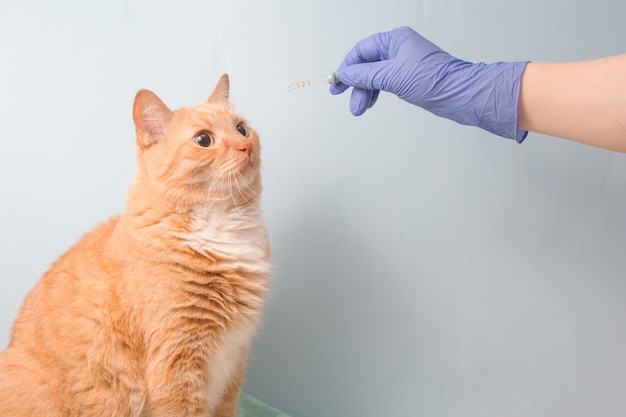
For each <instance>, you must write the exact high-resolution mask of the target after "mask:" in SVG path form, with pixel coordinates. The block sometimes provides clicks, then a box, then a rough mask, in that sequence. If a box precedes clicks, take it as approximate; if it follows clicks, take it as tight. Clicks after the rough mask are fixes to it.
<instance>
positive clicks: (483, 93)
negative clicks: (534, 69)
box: [474, 62, 528, 143]
mask: <svg viewBox="0 0 626 417" xmlns="http://www.w3.org/2000/svg"><path fill="white" fill-rule="evenodd" d="M527 64H528V62H496V63H493V64H487V65H485V64H482V65H481V64H476V65H478V66H479V67H478V68H477V72H476V78H475V79H476V81H477V82H476V84H475V85H476V88H477V91H476V100H474V110H475V112H476V115H477V117H478V123H477V126H478V127H480V128H482V129H485V130H486V131H488V132H491V133H495V134H496V135H499V136H503V137H505V138H509V139H515V140H516V141H517V143H522V142H523V141H524V139H526V136H527V135H528V131H526V130H521V129H519V128H518V127H517V126H518V121H519V110H518V104H519V96H520V87H521V78H522V74H523V72H524V69H526V65H527Z"/></svg>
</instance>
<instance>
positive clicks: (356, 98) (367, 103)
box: [350, 88, 378, 116]
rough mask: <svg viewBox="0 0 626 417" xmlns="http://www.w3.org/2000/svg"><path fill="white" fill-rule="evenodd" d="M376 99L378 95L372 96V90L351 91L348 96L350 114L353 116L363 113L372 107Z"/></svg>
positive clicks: (359, 89) (355, 89)
mask: <svg viewBox="0 0 626 417" xmlns="http://www.w3.org/2000/svg"><path fill="white" fill-rule="evenodd" d="M377 98H378V94H376V95H374V91H373V90H364V89H362V88H354V89H352V94H351V95H350V112H351V113H352V114H353V115H355V116H360V115H362V114H363V113H365V110H367V109H368V108H370V107H372V106H373V105H374V103H375V102H376V99H377Z"/></svg>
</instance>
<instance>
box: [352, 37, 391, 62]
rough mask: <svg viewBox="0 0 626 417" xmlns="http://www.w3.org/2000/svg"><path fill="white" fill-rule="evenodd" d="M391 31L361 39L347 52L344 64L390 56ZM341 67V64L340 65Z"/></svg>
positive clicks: (377, 59)
mask: <svg viewBox="0 0 626 417" xmlns="http://www.w3.org/2000/svg"><path fill="white" fill-rule="evenodd" d="M388 52H389V32H381V33H376V34H374V35H371V36H368V37H367V38H365V39H363V40H361V41H359V42H357V43H356V45H354V47H353V48H352V49H351V50H350V51H349V52H348V53H347V54H346V57H345V58H344V60H343V63H342V65H346V66H349V65H354V64H362V63H364V62H376V61H383V60H385V59H388V58H389V55H388ZM340 67H341V66H340Z"/></svg>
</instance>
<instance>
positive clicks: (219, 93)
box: [208, 74, 230, 104]
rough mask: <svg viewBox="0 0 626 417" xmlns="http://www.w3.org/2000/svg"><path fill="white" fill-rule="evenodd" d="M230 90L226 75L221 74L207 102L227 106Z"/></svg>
mask: <svg viewBox="0 0 626 417" xmlns="http://www.w3.org/2000/svg"><path fill="white" fill-rule="evenodd" d="M229 90H230V83H229V82H228V74H222V76H221V77H220V79H219V80H218V81H217V84H216V85H215V88H214V89H213V92H212V93H211V97H209V100H208V101H212V102H214V103H221V104H228V92H229Z"/></svg>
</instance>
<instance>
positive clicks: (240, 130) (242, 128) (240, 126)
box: [237, 124, 248, 137]
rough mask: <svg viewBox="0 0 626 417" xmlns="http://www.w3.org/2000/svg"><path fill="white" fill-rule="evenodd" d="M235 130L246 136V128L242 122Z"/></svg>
mask: <svg viewBox="0 0 626 417" xmlns="http://www.w3.org/2000/svg"><path fill="white" fill-rule="evenodd" d="M237 132H239V133H241V135H242V136H245V137H248V129H246V127H245V126H244V125H242V124H238V125H237Z"/></svg>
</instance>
